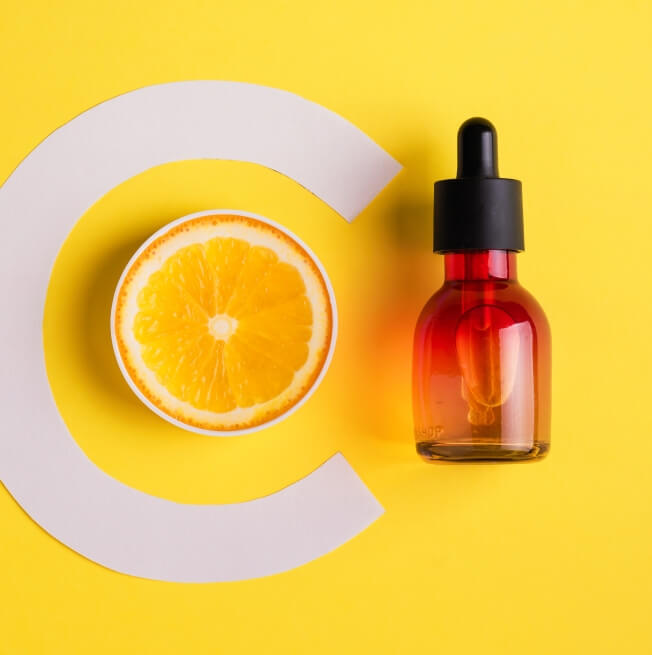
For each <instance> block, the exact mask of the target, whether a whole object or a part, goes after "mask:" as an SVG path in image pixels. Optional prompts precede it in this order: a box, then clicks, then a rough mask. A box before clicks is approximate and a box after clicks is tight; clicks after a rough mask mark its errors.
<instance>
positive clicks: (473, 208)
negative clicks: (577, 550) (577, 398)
mask: <svg viewBox="0 0 652 655" xmlns="http://www.w3.org/2000/svg"><path fill="white" fill-rule="evenodd" d="M458 160H459V165H458V176H457V179H455V180H444V181H442V182H438V183H437V184H436V185H435V251H436V252H439V253H442V254H444V266H445V280H444V284H443V286H442V287H441V289H439V290H438V291H437V292H436V293H435V294H434V295H433V296H432V298H430V300H429V301H428V303H427V304H426V306H425V307H424V309H423V311H422V313H421V316H420V317H419V320H418V323H417V328H416V333H415V340H414V367H413V392H414V420H415V435H416V441H417V452H418V453H419V454H420V455H421V457H423V458H424V459H426V460H524V459H536V458H541V457H543V456H544V455H545V454H546V453H547V452H548V450H549V447H550V331H549V328H548V322H547V320H546V317H545V315H544V313H543V310H542V309H541V308H540V306H539V305H538V303H537V302H536V300H535V299H534V298H533V297H532V296H531V295H530V294H529V293H528V292H527V291H526V290H525V289H524V288H523V287H521V286H520V284H519V283H518V281H517V277H516V252H518V251H520V250H522V249H523V219H522V202H521V185H520V182H518V181H517V180H508V179H503V178H499V177H498V170H497V163H496V133H495V130H494V128H493V126H492V125H491V124H490V123H489V122H488V121H485V120H484V119H477V118H476V119H470V120H469V121H467V122H466V123H464V124H463V125H462V127H461V128H460V132H459V135H458Z"/></svg>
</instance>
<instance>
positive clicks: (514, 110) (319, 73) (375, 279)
mask: <svg viewBox="0 0 652 655" xmlns="http://www.w3.org/2000/svg"><path fill="white" fill-rule="evenodd" d="M651 25H652V8H651V7H650V5H649V4H648V3H645V2H633V1H624V2H609V3H603V2H585V3H567V2H559V1H551V0H549V1H547V2H545V3H533V2H505V1H496V2H492V3H487V2H468V1H466V2H446V3H443V2H419V3H417V2H414V3H400V2H358V3H356V2H350V1H347V2H343V1H340V0H337V1H336V2H333V1H332V0H331V1H329V2H321V1H316V0H312V1H311V2H299V1H293V2H289V1H288V2H282V3H281V2H258V3H255V4H251V3H246V4H245V3H239V2H233V3H228V4H227V3H223V2H208V1H202V2H199V1H197V0H189V1H184V2H176V3H172V2H169V1H167V0H159V1H157V2H153V1H148V2H133V1H131V0H130V1H129V2H127V1H126V0H111V2H107V1H105V0H101V1H97V2H80V1H79V0H70V1H68V2H66V3H50V2H45V1H44V0H42V1H41V2H35V1H33V0H10V1H9V2H7V1H6V0H5V2H4V3H3V6H2V20H1V21H0V61H2V76H1V80H2V85H3V89H2V90H3V94H2V103H0V117H1V119H2V120H1V122H0V140H1V142H2V147H1V148H0V179H4V178H6V176H7V175H9V173H10V172H11V170H12V169H13V168H14V167H15V165H16V164H17V163H18V161H19V160H20V159H21V158H22V157H23V156H24V155H25V154H26V153H27V152H28V151H29V150H30V149H31V148H32V147H33V146H34V145H36V144H37V143H38V142H39V141H40V140H41V139H42V138H43V137H44V136H46V135H47V134H48V133H49V132H50V131H52V130H53V129H54V128H56V127H57V126H58V125H60V124H61V123H63V122H65V121H67V120H69V119H70V118H72V117H73V116H75V115H76V114H78V113H79V112H80V111H82V110H83V109H86V108H87V107H89V106H91V105H94V104H96V103H98V102H100V101H102V100H104V99H106V98H109V97H111V96H114V95H116V94H118V93H121V92H124V91H126V90H129V89H134V88H137V87H140V86H143V85H146V84H152V83H156V82H164V81H170V80H178V79H189V78H224V79H234V80H245V81H251V82H258V83H262V84H268V85H272V86H278V87H282V88H285V89H288V90H291V91H294V92H297V93H299V94H301V95H303V96H305V97H307V98H310V99H312V100H315V101H317V102H320V103H322V104H324V105H326V106H327V107H329V108H331V109H333V110H335V111H337V112H339V113H340V114H342V115H343V116H345V117H346V118H348V119H350V120H351V121H353V122H354V123H355V124H356V125H358V126H359V127H360V128H362V129H363V130H364V131H365V132H367V133H368V134H369V135H370V136H371V137H372V138H374V139H375V140H377V141H378V142H379V143H380V144H381V145H382V146H383V147H385V148H386V149H387V150H388V151H389V152H390V153H392V154H394V155H395V156H396V157H397V158H398V159H399V160H400V161H401V162H402V163H403V164H404V165H405V166H406V170H405V171H404V172H403V173H402V174H401V176H400V177H399V178H398V179H397V180H396V182H395V183H394V184H392V185H391V187H390V188H388V189H387V190H386V191H385V192H384V193H383V195H382V196H381V197H380V198H379V199H378V200H377V201H376V202H375V203H374V204H373V205H372V206H371V207H370V208H369V209H368V210H367V211H366V212H365V213H364V214H362V215H361V216H360V217H359V218H358V220H357V221H356V222H355V223H353V224H352V225H348V224H346V223H345V222H344V221H343V220H342V219H341V218H338V217H337V216H336V215H335V214H334V213H333V212H332V210H330V209H328V208H327V207H325V206H324V205H323V204H321V203H320V202H319V201H318V200H316V199H315V198H313V197H312V196H310V195H309V194H308V193H307V192H306V191H304V190H303V189H301V188H299V187H298V186H297V185H296V184H294V183H292V182H290V181H289V180H287V179H285V178H282V177H281V176H279V175H277V174H275V173H272V172H271V171H266V170H261V169H259V168H257V167H255V166H253V165H246V164H234V163H220V162H217V163H206V162H202V163H181V164H173V165H169V166H166V167H163V168H160V169H158V170H154V171H151V172H149V173H146V174H144V175H141V176H139V177H138V178H136V179H134V180H131V181H129V182H127V183H125V184H124V185H122V186H121V187H119V188H117V189H115V190H114V191H113V192H112V193H110V194H109V195H108V196H107V197H105V198H104V199H102V200H101V201H100V202H99V203H98V204H97V205H96V206H95V207H93V209H92V210H91V211H90V212H89V213H88V214H87V215H86V216H84V218H83V219H82V220H81V222H80V223H79V224H78V226H77V228H76V229H75V230H74V232H73V233H72V234H71V236H70V238H69V240H68V241H67V243H66V245H65V246H64V248H63V250H62V253H61V256H60V258H59V260H58V263H57V265H56V269H55V271H54V276H53V279H52V285H51V289H50V293H49V297H48V303H47V312H46V321H45V342H46V349H47V353H46V354H47V365H48V370H49V372H50V375H51V379H52V384H53V387H54V391H55V394H56V399H57V402H58V403H59V406H60V408H61V411H62V413H63V415H64V417H65V420H66V422H67V423H68V425H69V426H70V428H71V430H72V432H73V434H74V435H75V437H76V439H77V440H78V442H79V444H80V445H81V447H82V448H83V449H84V450H85V451H86V453H87V454H88V456H89V457H90V458H91V459H92V460H93V461H95V462H96V463H97V464H99V465H100V466H101V467H102V468H103V469H104V470H106V471H107V472H109V473H110V474H112V475H114V476H115V477H117V478H118V479H120V480H123V481H124V482H127V483H128V484H131V485H134V486H136V487H138V488H140V489H143V490H145V491H148V492H150V493H154V494H159V495H162V496H165V497H168V498H172V499H176V500H181V501H198V502H225V501H235V500H242V499H247V498H252V497H255V496H259V495H262V494H265V493H269V492H272V491H274V490H276V489H278V488H279V487H281V486H283V485H285V484H287V483H289V482H291V481H293V480H295V479H297V478H298V477H300V476H302V475H304V474H305V473H306V472H307V471H309V470H311V469H313V468H314V467H315V466H317V465H318V464H319V463H321V462H322V461H323V460H324V459H326V458H327V457H328V456H329V455H330V454H331V453H333V452H334V451H336V450H341V451H342V452H343V453H344V454H345V456H346V457H347V459H348V460H349V461H350V462H351V463H352V465H353V466H354V467H355V469H356V470H357V471H358V472H359V473H360V475H361V476H362V478H363V479H364V481H365V482H366V483H367V484H368V485H369V487H370V488H371V490H372V491H373V492H374V494H375V495H376V496H377V497H378V499H379V500H380V502H381V503H382V504H383V505H384V506H385V508H386V514H385V515H384V516H383V517H382V518H381V519H380V520H379V521H378V522H377V523H375V524H374V525H373V526H372V527H371V528H369V529H368V530H366V531H365V532H364V533H362V534H361V535H360V536H359V537H357V538H356V539H354V540H353V541H352V542H350V543H348V544H346V545H344V546H343V547H341V548H340V549H338V550H336V551H335V552H333V553H331V554H329V555H327V556H326V557H323V558H321V559H319V560H317V561H315V562H312V563H310V564H308V565H306V566H303V567H301V568H299V569H296V570H294V571H291V572H288V573H285V574H282V575H277V576H274V577H270V578H266V579H262V580H253V581H248V582H242V583H230V584H207V585H180V584H165V583H159V582H152V581H146V580H141V579H135V578H129V577H126V576H123V575H119V574H116V573H113V572H111V571H108V570H105V569H103V568H102V567H100V566H97V565H96V564H93V563H91V562H89V561H87V560H85V559H84V558H82V557H80V556H78V555H76V554H75V553H73V552H72V551H70V550H69V549H67V548H66V547H64V546H62V545H60V544H59V543H57V542H56V541H54V540H53V539H52V538H50V537H48V536H47V535H46V534H45V533H44V532H43V531H42V530H41V529H40V528H39V527H38V526H37V525H36V524H34V523H33V522H32V521H31V520H30V519H29V518H28V517H27V516H26V515H25V514H24V513H23V512H22V510H21V509H20V508H19V507H18V506H17V505H16V503H15V502H14V501H13V500H12V499H11V497H10V496H9V494H8V493H7V492H6V491H4V490H2V491H0V520H1V522H2V539H0V567H1V568H0V580H1V587H0V592H1V593H0V653H1V654H2V655H7V654H11V655H13V654H17V655H24V654H28V655H31V654H32V653H39V654H40V653H47V654H58V653H66V654H76V653H84V654H86V653H94V654H101V653H138V654H143V653H157V654H161V653H193V654H194V653H200V654H203V653H207V654H208V653H211V654H213V653H229V654H231V653H329V654H330V653H401V654H403V653H426V652H427V653H455V654H465V653H479V652H481V653H491V654H494V653H495V654H499V653H500V654H508V655H511V654H517V653H518V654H521V653H533V654H538V653H542V654H544V653H545V654H547V653H593V654H595V653H628V654H630V653H636V654H638V653H649V652H650V651H652V636H651V635H650V632H649V616H650V603H651V600H652V599H651V598H650V596H651V589H652V565H651V555H652V553H651V551H652V527H651V526H652V520H651V519H652V516H651V511H650V507H651V506H652V491H651V479H652V478H651V476H650V473H649V468H650V458H651V457H652V440H651V439H650V435H651V428H652V425H651V423H652V421H651V419H650V416H651V415H650V410H649V407H650V397H649V396H650V391H651V390H652V384H651V380H650V371H651V370H652V341H651V340H650V337H649V330H650V324H651V322H652V303H651V302H650V300H651V297H650V296H651V291H650V282H652V272H651V269H650V242H651V240H652V218H651V213H652V212H651V209H650V205H651V202H652V200H651V195H650V179H651V176H652V164H651V163H650V162H651V159H650V153H651V152H652V129H651V128H650V125H651V123H650V121H651V120H652V119H651V118H650V110H651V109H652V107H651V104H652V103H651V99H652V93H651V91H650V68H651V66H652V50H651V46H650V43H651V42H652V39H651V38H650V36H651V28H650V26H651ZM473 114H480V115H486V116H487V117H489V118H491V119H492V120H493V121H494V122H495V123H496V125H497V126H498V129H499V134H500V139H501V161H502V172H503V173H504V174H505V175H511V176H517V177H520V178H521V179H522V180H523V182H524V191H525V210H526V240H527V252H526V253H525V254H524V255H522V256H521V257H520V260H519V265H520V277H521V280H522V281H523V283H524V284H525V285H526V286H527V287H528V288H529V289H530V290H531V291H532V292H533V293H534V294H535V295H536V296H537V297H538V299H539V300H540V301H541V303H542V305H543V306H544V308H545V309H546V311H547V313H548V316H549V318H550V322H551V326H552V331H553V345H554V380H553V400H554V407H553V439H552V444H553V445H552V453H551V455H550V456H549V458H548V459H547V460H545V461H543V462H541V463H536V464H531V465H527V464H524V465H493V466H492V465H468V466H461V465H460V466H457V465H439V466H435V465H431V466H428V465H426V464H423V463H421V462H420V461H419V460H418V459H417V458H416V456H415V455H414V452H413V446H412V436H411V418H410V411H411V410H410V387H409V379H410V347H411V345H410V342H411V331H412V328H413V325H414V322H415V320H416V315H417V313H418V311H419V309H420V307H421V306H422V305H423V303H424V302H425V300H426V298H427V297H428V295H429V293H430V292H431V291H433V290H434V289H435V288H436V287H437V286H438V284H439V281H440V279H441V262H440V261H438V259H437V258H435V257H433V256H431V255H429V254H428V245H429V240H430V235H431V226H430V212H431V190H432V189H431V182H432V181H433V180H434V179H437V178H441V177H444V176H447V175H450V174H452V173H453V172H454V166H455V164H454V148H453V144H454V138H455V131H456V129H457V126H458V124H459V123H460V122H461V121H462V120H463V119H465V118H467V117H468V116H470V115H473ZM34 192H35V193H38V189H35V190H34ZM213 207H234V208H241V209H246V210H249V211H254V212H258V213H261V214H264V215H267V216H269V217H270V218H272V219H275V220H277V221H281V222H282V223H284V224H285V225H287V226H288V227H289V228H290V229H291V230H293V231H295V232H296V233H297V234H298V235H299V236H301V237H302V238H303V239H304V240H305V241H306V242H307V243H308V244H309V245H310V246H312V247H313V248H314V250H315V251H316V253H317V255H318V257H320V259H321V260H322V261H323V263H324V264H325V266H326V268H327V270H328V271H329V273H330V275H331V278H332V281H333V284H334V287H335V292H336V295H337V298H338V302H339V308H340V319H341V332H340V338H339V341H338V346H337V349H336V353H335V357H334V360H333V365H332V368H331V370H330V372H329V374H328V375H327V377H326V379H325V381H324V383H323V384H322V386H321V387H320V388H319V389H318V390H317V392H316V394H315V395H314V396H313V397H312V398H311V400H310V401H309V402H308V403H307V404H306V405H305V406H304V407H303V408H301V409H300V410H299V411H298V412H297V413H295V414H294V415H293V416H291V417H290V418H289V419H288V420H287V421H285V422H283V423H281V424H279V425H276V426H274V427H272V428H270V429H269V430H265V431H263V432H260V433H258V434H255V435H253V436H246V437H241V438H234V439H229V440H221V439H211V438H208V437H201V436H198V435H192V434H186V433H184V432H182V431H180V430H178V429H176V428H174V427H173V426H171V425H168V424H166V423H164V422H163V421H162V420H160V419H158V418H157V417H156V416H154V415H153V414H151V413H150V412H149V411H148V410H147V409H146V408H144V407H143V406H142V405H141V404H140V403H139V401H138V400H136V399H135V398H134V397H133V395H132V394H131V392H130V391H129V389H128V388H127V386H126V384H125V383H124V382H123V381H122V379H121V377H120V374H119V372H118V369H117V367H116V365H115V363H114V360H113V354H112V352H111V349H110V344H109V336H108V315H109V300H110V297H111V294H112V291H113V286H114V284H115V282H116V281H117V279H118V276H119V273H120V271H121V269H122V267H123V265H124V264H125V263H126V262H127V260H128V258H129V256H130V255H131V253H132V252H133V251H134V250H135V249H136V247H137V246H138V245H139V244H140V242H141V241H142V240H143V239H144V238H145V237H146V236H148V235H149V234H150V233H151V232H153V231H154V230H155V229H157V228H158V227H160V226H161V225H162V224H164V223H165V222H167V221H169V220H171V219H173V218H176V217H177V216H181V215H183V214H186V213H189V212H192V211H198V210H203V209H207V208H213ZM10 219H11V217H2V220H10ZM46 219H47V217H44V220H46ZM2 311H11V308H7V307H3V309H2ZM127 426H128V428H127Z"/></svg>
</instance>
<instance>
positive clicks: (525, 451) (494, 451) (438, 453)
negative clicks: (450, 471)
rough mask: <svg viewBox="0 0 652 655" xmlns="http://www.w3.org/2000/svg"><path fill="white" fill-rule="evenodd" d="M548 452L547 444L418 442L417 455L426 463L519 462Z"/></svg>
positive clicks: (535, 458) (539, 456)
mask: <svg viewBox="0 0 652 655" xmlns="http://www.w3.org/2000/svg"><path fill="white" fill-rule="evenodd" d="M549 450H550V444H549V443H537V442H535V443H534V445H531V444H528V445H524V446H519V445H518V444H487V443H468V442H467V443H443V442H439V441H420V442H418V443H417V453H419V455H420V456H421V458H422V459H424V460H425V461H427V462H437V461H440V462H441V461H446V462H473V461H476V462H482V461H485V462H489V461H498V462H519V461H524V460H537V459H543V458H544V457H545V456H546V455H547V454H548V451H549Z"/></svg>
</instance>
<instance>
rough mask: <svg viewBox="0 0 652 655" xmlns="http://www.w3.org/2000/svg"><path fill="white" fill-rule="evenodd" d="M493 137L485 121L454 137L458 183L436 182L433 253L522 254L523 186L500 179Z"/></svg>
mask: <svg viewBox="0 0 652 655" xmlns="http://www.w3.org/2000/svg"><path fill="white" fill-rule="evenodd" d="M496 142H497V137H496V129H495V128H494V126H493V125H492V124H491V123H490V122H489V121H488V120H486V119H484V118H469V120H468V121H466V122H464V123H462V125H461V127H460V129H459V132H458V133H457V178H456V179H454V180H441V181H439V182H436V183H435V214H434V219H435V235H434V236H435V239H434V250H435V252H447V251H451V250H523V248H524V245H523V200H522V195H521V183H520V182H519V180H510V179H507V178H501V177H498V151H497V147H496Z"/></svg>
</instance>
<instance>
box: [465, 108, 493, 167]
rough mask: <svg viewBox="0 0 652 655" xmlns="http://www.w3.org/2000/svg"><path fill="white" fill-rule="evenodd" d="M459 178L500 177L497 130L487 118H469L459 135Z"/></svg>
mask: <svg viewBox="0 0 652 655" xmlns="http://www.w3.org/2000/svg"><path fill="white" fill-rule="evenodd" d="M457 177H458V178H468V177H475V178H495V177H498V150H497V137H496V128H495V127H494V126H493V125H492V124H491V123H490V122H489V121H488V120H486V119H485V118H469V120H468V121H465V122H464V123H462V125H461V126H460V129H459V131H458V133H457Z"/></svg>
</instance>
